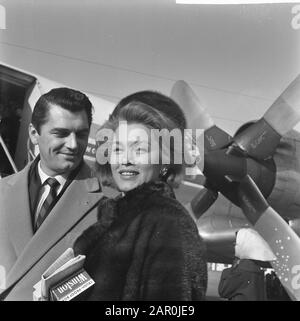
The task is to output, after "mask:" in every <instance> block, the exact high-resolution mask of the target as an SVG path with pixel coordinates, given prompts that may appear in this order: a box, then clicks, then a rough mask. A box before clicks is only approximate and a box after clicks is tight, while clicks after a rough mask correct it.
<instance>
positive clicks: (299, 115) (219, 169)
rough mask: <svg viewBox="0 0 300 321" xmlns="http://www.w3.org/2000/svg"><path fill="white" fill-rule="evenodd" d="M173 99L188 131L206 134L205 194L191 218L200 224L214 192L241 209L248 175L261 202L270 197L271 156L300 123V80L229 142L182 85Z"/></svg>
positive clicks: (272, 179) (273, 168)
mask: <svg viewBox="0 0 300 321" xmlns="http://www.w3.org/2000/svg"><path fill="white" fill-rule="evenodd" d="M171 97H172V98H174V99H175V100H176V101H177V102H178V103H179V105H180V106H181V107H182V108H183V109H184V110H185V112H186V115H187V119H188V125H189V126H191V127H192V128H193V129H194V128H197V126H198V128H199V127H200V126H201V127H202V128H203V129H204V169H203V173H204V175H205V177H206V182H205V184H204V186H205V189H204V190H201V191H200V192H199V195H196V197H195V199H194V200H192V202H191V203H190V207H191V208H192V210H193V212H194V216H195V217H196V218H199V217H200V216H201V215H202V214H203V213H204V212H205V211H204V210H205V209H207V208H208V207H209V206H210V205H212V204H213V202H214V201H215V199H216V197H210V195H216V193H217V192H218V191H220V192H221V193H222V194H223V195H224V196H225V197H227V198H228V199H229V200H230V201H231V202H233V203H234V204H236V205H237V206H240V199H239V197H238V189H239V181H240V180H241V179H242V178H243V177H244V176H246V175H250V176H251V178H252V179H253V181H254V182H255V184H256V185H257V186H258V188H259V189H260V191H261V192H262V194H263V196H264V197H268V196H269V195H270V193H271V192H272V190H273V188H274V184H275V181H276V166H275V163H274V160H273V155H274V152H275V150H276V148H277V146H278V143H279V141H280V139H281V137H282V135H284V134H285V133H286V132H288V131H289V130H291V129H292V128H293V127H294V126H295V124H296V123H297V122H298V121H299V120H300V75H299V76H298V77H296V79H295V80H294V81H293V82H292V83H291V84H290V85H289V86H288V87H287V88H286V89H285V91H284V92H283V93H282V94H281V95H280V96H279V97H278V98H277V99H276V101H275V102H274V103H273V104H272V105H271V107H270V108H269V109H268V110H267V112H266V113H265V114H264V115H263V117H262V118H261V119H260V120H258V121H257V122H255V123H253V124H251V125H250V126H248V127H247V128H243V130H241V131H240V132H239V133H238V134H237V135H236V136H235V137H233V138H231V137H230V136H229V135H228V134H227V133H225V132H224V131H223V130H222V129H220V128H218V127H217V126H216V125H215V124H214V122H213V120H212V118H211V116H210V115H209V113H208V111H207V110H206V108H205V107H204V106H203V104H202V103H201V102H200V100H199V99H198V98H197V96H196V94H195V93H194V92H193V90H192V89H191V88H190V87H189V85H188V84H187V83H186V82H184V81H178V82H176V83H175V85H174V87H173V89H172V92H171ZM206 193H207V194H208V195H206ZM203 211H204V212H203Z"/></svg>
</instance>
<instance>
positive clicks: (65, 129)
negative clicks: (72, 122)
mask: <svg viewBox="0 0 300 321" xmlns="http://www.w3.org/2000/svg"><path fill="white" fill-rule="evenodd" d="M89 131H90V129H89V128H82V129H79V130H78V131H76V132H77V133H83V132H89ZM51 132H72V130H70V129H68V128H64V127H54V128H52V129H51Z"/></svg>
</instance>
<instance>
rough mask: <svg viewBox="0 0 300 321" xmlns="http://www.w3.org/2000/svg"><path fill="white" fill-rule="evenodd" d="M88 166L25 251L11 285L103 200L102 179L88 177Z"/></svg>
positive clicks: (17, 264) (14, 270) (12, 271)
mask: <svg viewBox="0 0 300 321" xmlns="http://www.w3.org/2000/svg"><path fill="white" fill-rule="evenodd" d="M86 166H87V165H84V169H83V170H81V171H80V173H79V174H78V176H77V177H76V179H75V180H74V181H73V182H72V183H71V184H70V185H69V186H68V188H67V189H66V191H65V192H64V194H63V195H62V197H61V198H60V199H59V201H58V202H57V203H56V205H55V206H54V208H53V209H52V211H51V213H50V214H49V215H48V217H47V218H46V220H45V221H44V222H43V224H42V225H41V227H40V228H39V229H38V231H37V232H36V233H35V234H34V235H33V237H32V238H31V240H30V241H29V242H28V244H27V246H26V247H25V248H24V251H23V252H22V254H21V256H20V257H19V258H18V260H17V261H16V263H15V265H14V266H13V268H12V269H11V271H10V273H9V275H8V286H9V285H10V284H12V283H13V282H15V281H16V280H18V278H20V277H21V276H22V275H23V274H24V273H26V272H27V271H28V270H29V269H30V268H31V267H32V266H33V265H34V264H35V263H36V262H37V261H39V259H40V258H41V257H42V256H43V255H44V254H45V253H46V252H47V251H48V250H49V249H50V248H51V247H52V246H54V245H55V244H56V243H57V242H58V241H59V240H60V239H62V238H63V237H64V236H65V235H66V234H67V233H68V232H69V231H70V230H71V229H72V227H73V226H74V225H75V224H76V223H77V222H78V221H79V220H80V219H81V218H82V217H84V216H85V214H87V213H88V211H89V210H90V209H91V208H93V207H94V206H95V205H96V204H97V202H98V201H99V199H100V198H101V197H102V193H101V189H100V185H99V182H98V180H97V179H96V178H86V175H83V173H84V172H86V170H87V168H86ZM84 176H85V178H84Z"/></svg>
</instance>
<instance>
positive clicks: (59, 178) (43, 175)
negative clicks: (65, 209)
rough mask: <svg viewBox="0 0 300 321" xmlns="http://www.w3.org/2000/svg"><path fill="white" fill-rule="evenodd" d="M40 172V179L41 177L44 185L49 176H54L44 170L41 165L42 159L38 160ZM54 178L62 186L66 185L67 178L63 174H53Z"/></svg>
mask: <svg viewBox="0 0 300 321" xmlns="http://www.w3.org/2000/svg"><path fill="white" fill-rule="evenodd" d="M38 173H39V176H40V179H41V182H42V185H43V184H44V183H45V181H46V179H47V178H49V177H52V176H49V175H47V174H46V173H45V172H44V171H43V170H42V167H41V161H39V162H38ZM52 178H55V179H56V180H57V181H58V182H59V184H60V186H64V184H65V182H66V180H67V178H66V177H64V176H62V175H56V176H53V177H52Z"/></svg>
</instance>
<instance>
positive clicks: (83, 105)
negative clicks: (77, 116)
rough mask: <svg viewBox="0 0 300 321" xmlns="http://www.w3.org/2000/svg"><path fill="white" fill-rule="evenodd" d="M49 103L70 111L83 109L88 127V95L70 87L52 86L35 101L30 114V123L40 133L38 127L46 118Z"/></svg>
mask: <svg viewBox="0 0 300 321" xmlns="http://www.w3.org/2000/svg"><path fill="white" fill-rule="evenodd" d="M51 105H57V106H59V107H61V108H64V109H66V110H68V111H70V112H72V113H77V112H81V111H85V112H86V114H87V117H88V124H89V127H90V126H91V123H92V111H93V106H92V103H91V102H90V100H89V99H88V97H87V96H86V95H85V94H83V93H82V92H80V91H78V90H74V89H70V88H54V89H52V90H50V91H49V92H48V93H46V94H44V95H42V96H41V97H40V98H39V99H38V101H37V102H36V104H35V106H34V109H33V113H32V116H31V123H32V125H33V126H34V128H35V129H36V130H37V131H38V133H40V128H41V126H42V125H44V124H45V123H46V122H47V120H48V112H49V109H50V107H51Z"/></svg>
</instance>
